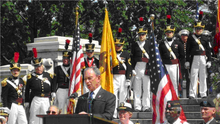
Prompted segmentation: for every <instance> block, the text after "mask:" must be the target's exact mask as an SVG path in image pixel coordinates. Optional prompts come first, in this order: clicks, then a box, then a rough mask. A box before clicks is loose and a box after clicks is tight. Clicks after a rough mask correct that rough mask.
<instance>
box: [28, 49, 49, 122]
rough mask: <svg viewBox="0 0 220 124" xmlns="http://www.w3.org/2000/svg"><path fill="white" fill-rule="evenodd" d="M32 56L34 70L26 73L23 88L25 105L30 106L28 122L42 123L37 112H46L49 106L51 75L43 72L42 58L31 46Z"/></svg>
mask: <svg viewBox="0 0 220 124" xmlns="http://www.w3.org/2000/svg"><path fill="white" fill-rule="evenodd" d="M33 53H34V58H33V60H32V64H33V66H34V68H35V72H33V73H31V74H28V76H27V85H26V89H25V105H26V107H29V106H30V120H29V121H30V122H29V124H42V119H41V118H38V117H37V116H36V115H38V114H46V111H47V109H48V108H49V107H50V100H49V97H50V94H51V83H52V78H53V75H52V74H49V73H47V72H44V66H43V60H42V59H41V58H37V49H36V48H33Z"/></svg>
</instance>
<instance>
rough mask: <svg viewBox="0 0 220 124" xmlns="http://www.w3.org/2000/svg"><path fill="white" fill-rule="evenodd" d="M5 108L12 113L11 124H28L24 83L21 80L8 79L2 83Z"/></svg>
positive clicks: (9, 121)
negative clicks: (24, 99)
mask: <svg viewBox="0 0 220 124" xmlns="http://www.w3.org/2000/svg"><path fill="white" fill-rule="evenodd" d="M2 84H5V85H2V99H3V106H4V107H8V108H9V109H10V111H11V113H10V116H9V118H8V123H9V124H16V121H17V122H18V123H19V124H27V117H26V113H25V110H24V106H23V105H24V101H23V98H22V94H23V91H24V85H25V84H24V81H23V80H22V79H21V78H16V79H13V78H11V77H10V78H8V79H4V80H3V81H2Z"/></svg>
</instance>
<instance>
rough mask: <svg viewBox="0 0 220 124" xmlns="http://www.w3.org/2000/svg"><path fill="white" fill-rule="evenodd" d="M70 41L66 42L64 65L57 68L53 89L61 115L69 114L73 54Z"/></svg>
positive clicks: (52, 94)
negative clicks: (70, 49)
mask: <svg viewBox="0 0 220 124" xmlns="http://www.w3.org/2000/svg"><path fill="white" fill-rule="evenodd" d="M69 43H70V40H68V39H67V40H66V44H65V49H66V50H65V51H63V64H62V65H58V66H57V67H55V71H54V78H53V87H52V93H51V96H52V99H53V98H54V99H56V102H55V103H56V104H57V107H58V108H59V109H60V110H61V114H65V112H67V110H66V109H67V105H68V100H67V98H68V91H69V82H70V58H71V56H72V55H71V52H69V51H68V46H69Z"/></svg>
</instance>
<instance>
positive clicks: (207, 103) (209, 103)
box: [200, 96, 217, 124]
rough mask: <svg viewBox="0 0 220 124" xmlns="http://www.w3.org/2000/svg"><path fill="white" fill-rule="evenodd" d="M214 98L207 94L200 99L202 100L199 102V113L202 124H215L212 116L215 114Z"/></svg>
mask: <svg viewBox="0 0 220 124" xmlns="http://www.w3.org/2000/svg"><path fill="white" fill-rule="evenodd" d="M214 99H215V97H214V96H209V97H207V98H204V99H202V102H201V103H200V107H201V108H200V110H201V115H202V119H203V120H204V122H203V123H202V124H217V122H216V120H215V118H214V117H215V114H216V108H215V104H214Z"/></svg>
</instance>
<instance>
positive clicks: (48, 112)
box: [46, 111, 56, 115]
mask: <svg viewBox="0 0 220 124" xmlns="http://www.w3.org/2000/svg"><path fill="white" fill-rule="evenodd" d="M46 113H47V114H48V115H49V114H50V113H52V115H55V113H56V112H55V111H46Z"/></svg>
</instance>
